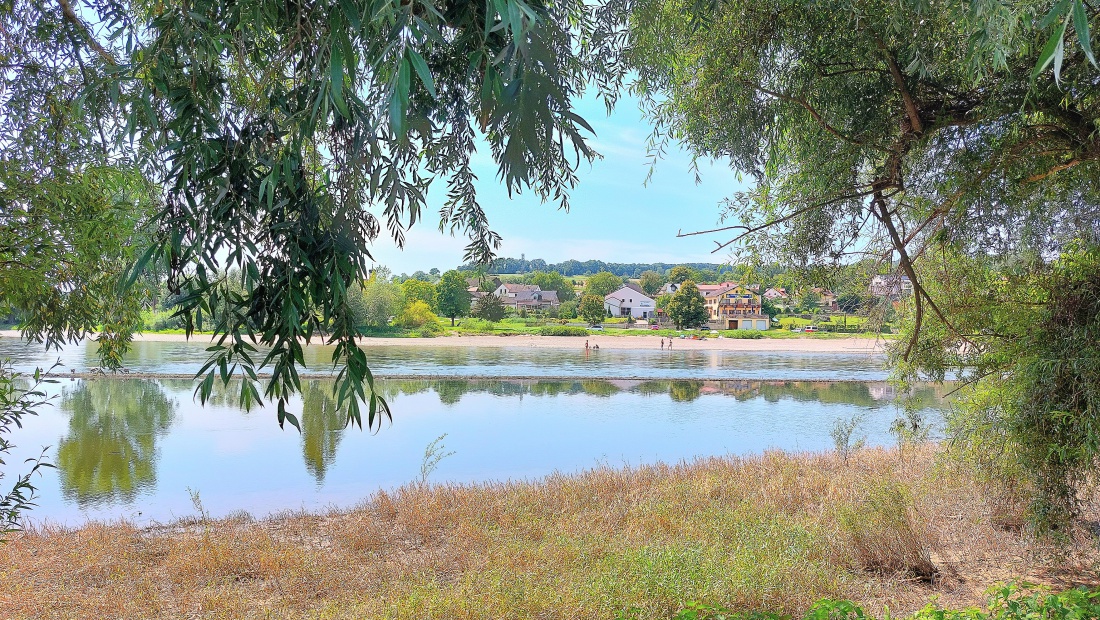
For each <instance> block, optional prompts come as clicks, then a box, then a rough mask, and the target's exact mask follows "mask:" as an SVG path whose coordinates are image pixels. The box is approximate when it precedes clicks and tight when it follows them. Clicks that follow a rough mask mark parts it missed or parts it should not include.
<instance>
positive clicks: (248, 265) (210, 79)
mask: <svg viewBox="0 0 1100 620" xmlns="http://www.w3.org/2000/svg"><path fill="white" fill-rule="evenodd" d="M0 19H2V20H3V23H2V26H3V28H0V33H2V34H0V41H2V45H3V48H2V50H0V56H2V60H3V62H4V64H5V67H6V68H5V72H4V74H3V76H2V77H0V79H3V80H4V84H5V89H7V88H8V84H10V83H18V84H20V85H22V87H23V88H24V91H21V92H19V93H17V96H18V97H19V98H20V101H22V103H21V104H20V105H19V106H14V105H11V104H10V103H7V102H6V104H5V108H4V111H3V114H4V122H5V124H6V125H7V126H9V127H14V128H15V129H14V130H15V131H16V132H17V133H18V134H19V135H20V136H22V137H23V138H26V139H28V140H29V139H32V138H33V134H32V133H30V132H32V131H33V128H32V126H31V125H30V124H28V123H22V122H21V121H20V119H19V118H18V115H19V114H20V113H21V111H22V110H23V109H26V108H30V107H32V106H37V108H36V110H35V113H36V114H37V117H40V118H42V119H43V123H44V124H45V125H49V126H57V127H66V126H70V125H72V124H73V123H75V122H76V121H77V120H78V119H80V120H81V122H82V126H83V127H86V128H87V130H86V131H80V132H73V133H72V135H69V136H67V140H68V142H67V143H66V148H67V149H68V150H70V151H71V152H74V153H81V152H85V151H87V150H91V151H93V152H97V153H102V154H104V156H105V158H106V161H107V163H109V164H110V165H111V166H112V167H113V168H114V169H129V170H136V171H139V172H140V174H141V175H142V176H143V177H144V178H146V179H148V180H149V181H150V183H151V185H152V186H153V187H154V188H155V191H154V192H153V195H154V196H156V197H157V199H158V200H159V201H160V202H161V203H162V204H161V205H160V207H159V210H158V211H157V212H156V213H155V214H154V216H153V217H152V218H151V224H152V232H151V243H150V244H149V246H148V247H149V249H148V250H147V251H144V252H141V253H140V255H138V256H136V257H133V259H132V260H131V261H130V264H131V269H130V271H129V276H128V277H127V278H123V279H121V281H122V282H123V284H128V283H130V282H132V281H133V280H135V279H137V278H138V277H139V276H140V274H142V273H144V272H146V271H147V270H149V269H150V268H154V269H160V270H163V272H164V273H165V274H166V278H167V281H168V285H169V288H170V290H171V292H172V293H173V294H175V295H177V296H178V297H177V298H178V300H179V306H178V308H179V315H180V317H181V318H182V319H183V320H184V322H185V324H186V327H187V331H188V333H189V334H190V333H192V330H193V329H195V328H196V327H199V326H201V325H202V324H203V318H204V316H207V317H208V315H209V313H210V308H212V307H217V308H228V309H229V312H228V315H229V319H228V320H227V321H222V320H221V319H220V317H219V320H218V321H217V322H216V323H215V324H214V325H213V328H214V329H215V331H216V336H215V342H214V347H213V348H212V355H211V357H210V359H209V363H208V364H207V365H206V366H205V367H204V369H203V371H202V373H200V374H202V375H205V376H204V379H203V381H202V382H201V383H200V386H199V393H200V396H202V397H203V398H207V397H208V396H209V395H210V394H211V393H212V389H213V385H214V383H215V382H216V381H217V382H222V383H226V384H228V382H229V380H230V378H231V377H232V376H234V375H237V376H241V377H243V378H244V379H246V380H245V381H243V382H241V386H242V387H241V391H240V399H241V401H242V403H243V404H244V405H245V406H248V405H250V404H252V403H255V402H258V401H260V400H261V398H266V399H270V400H272V401H275V402H277V404H278V419H279V422H280V424H282V423H283V422H284V421H290V422H291V423H292V424H295V425H297V419H296V417H295V416H294V415H292V414H291V413H290V412H288V411H287V410H286V404H287V402H288V398H289V397H290V395H291V394H292V393H293V392H295V391H297V390H298V389H299V387H300V384H299V378H298V371H297V368H298V366H299V365H300V364H301V363H302V346H303V345H304V344H305V343H308V342H311V341H313V340H316V339H318V338H319V339H321V340H323V341H325V342H327V343H331V344H334V345H335V347H334V353H333V359H332V361H333V364H334V365H335V366H337V367H339V368H340V373H339V378H338V381H337V394H338V397H339V398H338V403H339V405H340V406H341V407H342V408H345V407H346V409H347V411H348V415H349V418H348V419H349V420H351V421H354V422H357V423H360V424H361V423H362V417H366V418H367V423H368V425H372V424H375V423H377V422H379V421H380V420H381V416H382V415H388V406H387V405H386V403H385V401H384V400H383V399H381V398H380V397H379V396H378V395H377V394H376V393H375V392H374V389H373V381H372V378H371V374H370V371H369V369H368V368H367V364H366V355H365V353H364V351H363V350H361V349H360V348H359V346H358V345H357V344H356V342H355V340H354V337H355V333H356V330H355V327H356V326H355V325H354V321H353V320H352V317H351V315H350V313H349V309H348V291H349V289H351V288H352V287H353V286H354V285H355V284H356V283H358V282H360V281H362V280H364V279H366V277H367V275H368V265H369V264H370V260H371V251H370V250H371V244H372V243H373V242H374V241H375V240H376V239H377V238H378V237H379V236H381V235H387V236H390V237H392V238H393V239H394V240H395V241H396V242H397V244H398V245H400V246H402V247H403V245H404V240H405V231H406V230H407V229H408V227H409V226H412V225H413V224H415V223H416V222H418V221H419V220H421V219H425V218H426V217H428V214H426V213H425V212H424V210H425V196H426V194H427V192H428V188H429V187H430V186H431V185H432V184H433V182H434V183H438V184H444V185H445V186H446V194H447V198H446V201H445V203H444V205H443V207H442V209H441V210H440V212H439V214H438V218H437V221H438V226H439V229H440V231H441V232H445V233H450V234H462V235H466V236H467V237H469V239H470V242H469V245H468V246H467V248H466V258H468V259H477V260H481V261H488V260H489V259H490V258H491V256H492V252H493V251H494V250H495V249H496V248H497V247H498V245H499V242H500V238H499V236H498V235H497V234H496V233H494V232H493V231H492V229H491V228H490V227H489V224H488V219H487V217H486V213H485V211H484V209H483V208H482V206H481V204H480V203H479V201H478V197H477V194H476V192H475V185H474V183H475V176H474V172H473V169H472V167H471V160H472V158H473V156H474V151H475V147H476V145H477V144H478V143H479V140H483V141H484V143H485V144H487V145H488V150H489V155H490V156H491V157H492V158H493V159H494V160H495V162H496V163H497V165H498V173H499V180H500V182H501V183H502V184H503V185H504V186H505V187H506V188H507V189H508V191H509V192H520V191H531V192H533V193H534V194H535V195H537V196H539V197H540V198H542V199H544V200H547V201H553V202H556V203H557V204H558V205H559V206H561V207H562V208H567V207H568V194H569V190H570V189H571V188H572V187H573V185H574V183H575V182H576V176H575V174H574V171H575V169H576V167H577V166H578V165H580V164H581V163H582V162H585V161H588V160H591V159H592V158H593V157H595V156H596V154H595V152H594V151H593V150H592V149H591V147H590V146H589V144H588V142H587V137H588V134H589V133H590V132H591V128H590V127H589V126H588V125H587V123H586V122H585V121H584V120H583V119H582V118H580V117H579V116H578V115H577V114H576V113H575V112H574V111H573V109H572V103H573V101H574V99H575V98H576V97H578V96H580V95H581V94H582V92H583V90H584V89H585V88H586V87H587V86H588V84H589V83H591V82H593V81H594V82H595V83H596V84H597V86H600V87H603V88H605V89H606V88H611V87H612V86H613V84H612V83H610V82H608V81H607V80H605V79H603V78H602V77H601V76H604V75H605V74H606V73H607V71H608V67H610V66H611V65H613V64H614V63H611V62H608V60H607V56H608V54H609V52H608V49H609V47H610V43H607V42H605V43H599V44H594V43H593V42H592V40H591V36H590V35H591V33H592V31H593V28H594V23H595V21H594V19H593V16H592V14H591V9H590V8H589V7H587V6H586V5H585V4H584V3H583V2H581V1H579V0H567V1H565V2H554V3H548V2H538V1H537V2H525V1H524V0H480V1H462V0H459V1H448V2H434V1H429V0H416V1H413V2H405V1H398V0H338V1H331V2H328V1H325V2H313V3H307V2H294V1H292V2H283V1H278V2H272V1H270V0H244V1H241V2H227V1H225V0H196V1H192V2H187V3H160V2H144V1H142V0H137V1H135V2H127V1H123V0H87V1H86V2H84V3H82V4H78V3H75V2H72V1H71V0H57V2H56V4H54V3H31V2H27V1H25V0H15V1H14V2H9V3H7V4H5V5H3V6H0ZM28 42H29V44H28ZM43 67H47V68H50V70H49V71H44V70H42V68H43ZM58 84H62V85H63V86H64V88H63V89H62V90H63V95H62V96H59V97H55V98H54V99H49V98H48V97H45V96H44V95H43V93H46V92H47V91H49V90H50V89H54V88H55V87H56V86H57V85H58ZM5 92H7V91H5ZM44 162H45V160H44V159H42V158H41V157H38V156H32V157H30V158H29V159H28V160H26V161H24V162H22V163H21V164H20V166H22V167H24V168H35V167H38V168H42V169H45V168H48V166H47V165H45V164H44ZM81 165H83V164H81ZM72 168H73V169H80V166H79V165H75V166H73V167H72ZM18 188H20V189H22V190H27V189H28V188H29V185H21V186H18ZM228 274H239V275H237V278H238V280H237V282H236V283H234V285H233V286H231V283H230V282H228V278H229V277H230V276H229V275H228ZM242 291H243V292H242ZM113 327H116V328H117V329H118V330H119V331H127V330H129V329H132V327H133V326H132V325H126V324H122V323H120V324H118V325H117V326H113ZM261 346H263V347H266V348H267V350H268V352H265V353H260V352H259V350H258V349H259V347H261ZM261 371H269V372H271V373H272V378H271V379H270V380H269V381H267V382H266V384H265V385H264V394H263V396H261V394H260V387H261V384H260V382H259V380H258V373H259V372H261ZM361 406H365V407H367V408H368V413H367V415H366V416H362V415H361V412H360V408H361Z"/></svg>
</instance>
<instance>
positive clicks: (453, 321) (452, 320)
mask: <svg viewBox="0 0 1100 620" xmlns="http://www.w3.org/2000/svg"><path fill="white" fill-rule="evenodd" d="M454 326H455V318H454V317H453V316H452V317H451V327H454Z"/></svg>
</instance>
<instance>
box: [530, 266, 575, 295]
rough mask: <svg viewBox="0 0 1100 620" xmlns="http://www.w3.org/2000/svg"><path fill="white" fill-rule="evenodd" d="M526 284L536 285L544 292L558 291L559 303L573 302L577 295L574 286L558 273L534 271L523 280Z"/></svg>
mask: <svg viewBox="0 0 1100 620" xmlns="http://www.w3.org/2000/svg"><path fill="white" fill-rule="evenodd" d="M523 281H524V283H526V284H535V285H538V287H539V288H540V289H542V290H544V291H557V293H558V301H562V302H565V301H572V300H574V299H576V297H577V294H576V293H574V292H573V284H572V283H571V282H570V281H569V280H566V279H565V277H564V276H562V275H561V274H560V273H558V272H556V271H533V272H531V273H529V274H527V275H526V276H524V278H523Z"/></svg>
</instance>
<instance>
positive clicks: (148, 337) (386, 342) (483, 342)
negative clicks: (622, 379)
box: [0, 330, 886, 354]
mask: <svg viewBox="0 0 1100 620" xmlns="http://www.w3.org/2000/svg"><path fill="white" fill-rule="evenodd" d="M19 337H20V335H19V332H18V331H16V330H3V331H0V338H19ZM134 340H135V342H143V341H144V342H186V341H187V338H185V337H184V336H183V335H182V334H138V335H137V336H135V337H134ZM191 340H192V341H193V342H196V343H200V344H205V343H207V342H209V341H210V336H207V335H195V336H193V337H192V338H191ZM585 341H587V342H588V344H589V346H597V345H598V346H599V347H600V349H610V350H614V349H619V350H638V349H660V348H661V337H660V336H599V335H593V336H588V337H580V336H534V335H516V336H466V335H462V336H441V337H439V338H360V340H359V342H360V343H361V345H362V346H364V347H517V348H526V349H583V348H584V343H585ZM316 342H318V343H320V342H322V340H321V339H317V340H316ZM665 342H666V343H667V342H668V339H667V338H666V339H665ZM885 344H886V341H884V340H882V339H874V338H819V337H814V336H803V337H800V338H759V339H756V340H747V339H733V338H707V339H706V340H690V339H683V340H681V339H679V338H676V339H674V340H673V344H672V350H674V351H676V350H701V351H745V352H773V351H782V352H790V353H868V354H870V353H882V352H884V350H885Z"/></svg>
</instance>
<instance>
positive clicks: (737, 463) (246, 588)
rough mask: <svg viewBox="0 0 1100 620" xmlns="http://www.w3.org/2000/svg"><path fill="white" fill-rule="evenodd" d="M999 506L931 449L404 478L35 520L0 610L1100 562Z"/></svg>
mask: <svg viewBox="0 0 1100 620" xmlns="http://www.w3.org/2000/svg"><path fill="white" fill-rule="evenodd" d="M899 498H900V499H899ZM991 506H992V503H991V498H990V497H989V495H988V493H987V492H986V491H983V489H982V487H981V485H979V484H977V483H976V482H974V481H973V480H971V479H970V478H969V477H967V476H966V475H965V472H958V471H950V470H947V469H944V468H942V467H939V466H937V465H936V464H935V459H934V454H933V448H931V447H929V448H925V449H921V450H917V451H916V452H913V453H909V454H905V455H903V454H902V453H899V452H896V451H883V450H864V451H860V452H857V453H856V454H854V455H852V457H851V458H850V461H849V463H848V464H847V465H846V464H845V463H844V462H843V460H842V459H840V458H839V457H837V456H836V455H833V454H801V455H790V454H784V453H769V454H765V455H763V456H761V457H756V458H709V459H701V460H698V461H695V462H692V463H685V464H679V465H654V466H647V467H640V468H636V469H610V468H601V469H597V470H593V471H589V472H585V473H582V474H578V475H574V476H564V475H558V476H550V477H548V478H545V479H542V480H538V481H534V482H514V483H499V484H486V485H441V486H425V485H410V486H407V487H404V488H402V489H399V490H397V491H396V492H393V493H378V494H376V495H374V496H373V497H371V498H370V500H369V501H367V502H366V503H364V504H363V505H362V506H360V507H358V508H356V509H353V510H348V511H341V512H332V513H329V514H324V515H309V514H288V515H281V516H278V517H274V518H270V519H264V520H252V519H250V518H248V517H247V516H237V517H235V518H231V519H222V520H213V521H212V520H207V519H202V518H199V519H195V520H192V521H191V522H181V523H177V524H174V525H168V526H163V527H157V528H150V529H144V530H142V529H137V528H135V527H132V526H130V525H127V524H125V523H112V524H102V523H97V524H89V525H87V526H85V527H82V528H79V529H64V528H57V527H41V528H38V529H36V530H34V531H30V532H27V533H24V534H21V535H18V536H16V537H15V538H13V539H12V540H11V541H10V542H9V543H8V544H7V545H6V546H4V547H2V548H0V616H3V617H12V618H161V617H180V618H184V617H186V618H251V617H278V618H283V617H287V618H297V617H301V618H305V617H309V618H326V619H328V618H375V617H392V618H611V617H614V616H615V614H616V613H618V612H619V611H621V610H625V609H633V610H636V611H635V612H634V613H635V614H636V616H637V617H651V618H660V617H668V616H669V615H671V613H673V612H674V611H675V610H677V609H679V608H680V607H681V606H682V605H683V604H685V603H687V602H689V601H699V602H707V603H720V604H723V605H726V606H729V607H734V608H744V609H769V610H775V611H781V612H788V613H799V612H801V611H804V610H805V609H806V608H807V607H808V606H809V605H810V604H811V603H812V602H814V601H815V600H817V599H820V598H822V597H840V598H850V599H853V600H856V601H859V602H861V603H863V604H866V605H868V606H869V607H871V608H872V609H881V608H882V606H884V605H889V607H890V609H891V610H892V611H895V612H897V611H905V610H911V609H915V608H917V607H920V606H922V605H924V604H925V603H926V602H928V600H930V598H931V597H933V596H935V597H938V600H940V601H942V602H945V603H953V604H964V603H966V604H970V603H978V602H980V600H981V597H982V592H983V591H984V589H985V587H986V586H987V585H989V584H991V583H994V582H996V581H1001V580H1005V579H1011V578H1020V577H1027V578H1030V579H1031V580H1047V581H1051V580H1054V579H1063V580H1064V581H1067V582H1068V581H1070V580H1072V578H1075V577H1077V576H1080V575H1082V574H1086V573H1087V570H1085V569H1088V568H1089V567H1090V566H1092V567H1094V566H1095V561H1096V558H1097V554H1096V553H1095V545H1093V546H1092V547H1082V549H1083V550H1081V551H1080V552H1079V553H1077V554H1076V555H1074V554H1070V555H1065V554H1062V555H1059V556H1049V557H1048V556H1046V555H1044V554H1043V549H1041V548H1040V547H1038V546H1037V545H1036V544H1035V543H1034V542H1033V541H1032V539H1031V538H1029V536H1028V535H1027V534H1025V533H1021V532H1019V531H1015V530H1011V529H1004V528H1001V529H998V528H996V527H993V526H992V525H990V523H991V520H990V516H991ZM922 562H927V563H928V565H931V566H932V567H933V568H932V569H931V570H932V571H933V572H934V574H935V578H934V579H932V580H931V582H929V579H928V578H927V575H924V573H925V572H928V570H927V568H928V567H927V566H926V565H924V564H922ZM1044 571H1045V572H1044ZM1050 571H1062V573H1056V572H1050Z"/></svg>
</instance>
